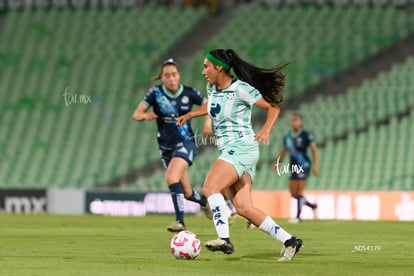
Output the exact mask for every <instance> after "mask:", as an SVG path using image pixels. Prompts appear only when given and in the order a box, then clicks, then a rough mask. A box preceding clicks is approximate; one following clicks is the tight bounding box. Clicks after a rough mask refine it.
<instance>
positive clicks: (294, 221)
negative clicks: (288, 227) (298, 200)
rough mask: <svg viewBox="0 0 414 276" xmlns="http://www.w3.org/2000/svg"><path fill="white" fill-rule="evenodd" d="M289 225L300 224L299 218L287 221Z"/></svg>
mask: <svg viewBox="0 0 414 276" xmlns="http://www.w3.org/2000/svg"><path fill="white" fill-rule="evenodd" d="M288 222H289V223H293V224H297V223H299V222H301V219H299V218H292V219H289V220H288Z"/></svg>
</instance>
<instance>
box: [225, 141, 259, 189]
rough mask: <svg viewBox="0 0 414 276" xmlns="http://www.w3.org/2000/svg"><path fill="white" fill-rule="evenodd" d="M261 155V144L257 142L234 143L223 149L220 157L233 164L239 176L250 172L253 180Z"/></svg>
mask: <svg viewBox="0 0 414 276" xmlns="http://www.w3.org/2000/svg"><path fill="white" fill-rule="evenodd" d="M259 155H260V153H259V145H258V144H257V143H249V144H234V145H229V146H227V147H225V148H224V149H222V150H221V151H220V156H219V157H218V159H221V160H223V161H226V162H228V163H230V164H232V165H233V167H234V168H235V169H236V171H237V174H238V175H239V177H241V176H242V175H243V174H244V173H248V174H249V175H250V177H251V179H252V181H253V179H254V176H255V174H256V163H257V160H259Z"/></svg>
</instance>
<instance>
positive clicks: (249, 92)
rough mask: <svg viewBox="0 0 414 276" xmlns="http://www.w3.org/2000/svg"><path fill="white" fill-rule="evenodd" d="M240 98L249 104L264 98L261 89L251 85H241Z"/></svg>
mask: <svg viewBox="0 0 414 276" xmlns="http://www.w3.org/2000/svg"><path fill="white" fill-rule="evenodd" d="M240 88H241V89H240V98H241V99H243V100H244V101H245V102H247V103H248V104H249V105H253V104H254V103H255V102H257V101H258V100H259V99H261V98H262V95H261V94H260V92H259V90H257V89H256V88H254V87H253V86H250V85H241V86H240Z"/></svg>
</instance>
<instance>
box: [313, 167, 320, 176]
mask: <svg viewBox="0 0 414 276" xmlns="http://www.w3.org/2000/svg"><path fill="white" fill-rule="evenodd" d="M312 173H313V175H314V176H318V173H319V171H318V167H315V166H314V167H313V168H312Z"/></svg>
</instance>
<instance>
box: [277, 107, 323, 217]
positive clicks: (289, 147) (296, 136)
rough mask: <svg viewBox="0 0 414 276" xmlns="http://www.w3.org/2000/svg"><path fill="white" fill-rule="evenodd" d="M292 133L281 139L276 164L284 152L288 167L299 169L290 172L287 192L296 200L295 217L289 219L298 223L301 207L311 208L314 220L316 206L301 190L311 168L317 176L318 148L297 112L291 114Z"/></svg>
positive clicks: (281, 158) (280, 160)
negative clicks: (310, 152) (309, 150)
mask: <svg viewBox="0 0 414 276" xmlns="http://www.w3.org/2000/svg"><path fill="white" fill-rule="evenodd" d="M290 123H291V126H292V131H289V132H288V133H287V134H286V135H285V136H284V137H283V147H282V149H281V150H280V153H279V155H278V157H277V160H276V162H277V163H279V162H282V160H283V158H284V156H285V154H286V152H287V153H288V154H289V156H290V166H291V167H295V168H299V169H296V170H292V171H291V174H290V176H289V191H290V194H291V196H292V197H293V198H295V199H296V200H297V212H296V217H295V218H293V219H290V220H289V222H291V223H298V222H300V221H301V218H300V214H301V213H302V207H303V205H306V206H308V207H310V208H312V210H313V213H314V218H316V209H317V207H318V206H317V205H316V204H313V203H310V202H309V201H307V200H306V198H305V197H304V196H303V190H304V189H305V187H306V181H307V179H308V177H309V175H310V170H311V167H312V172H313V175H315V176H317V175H318V163H319V162H318V161H319V160H318V159H319V158H318V148H317V147H316V144H315V142H314V141H313V136H312V135H311V134H310V133H309V132H308V131H306V130H305V129H303V118H302V115H301V114H299V113H298V112H295V113H293V115H292V118H291V121H290ZM308 148H310V149H311V151H312V156H313V166H311V160H310V158H309V156H308V154H307V151H308Z"/></svg>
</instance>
